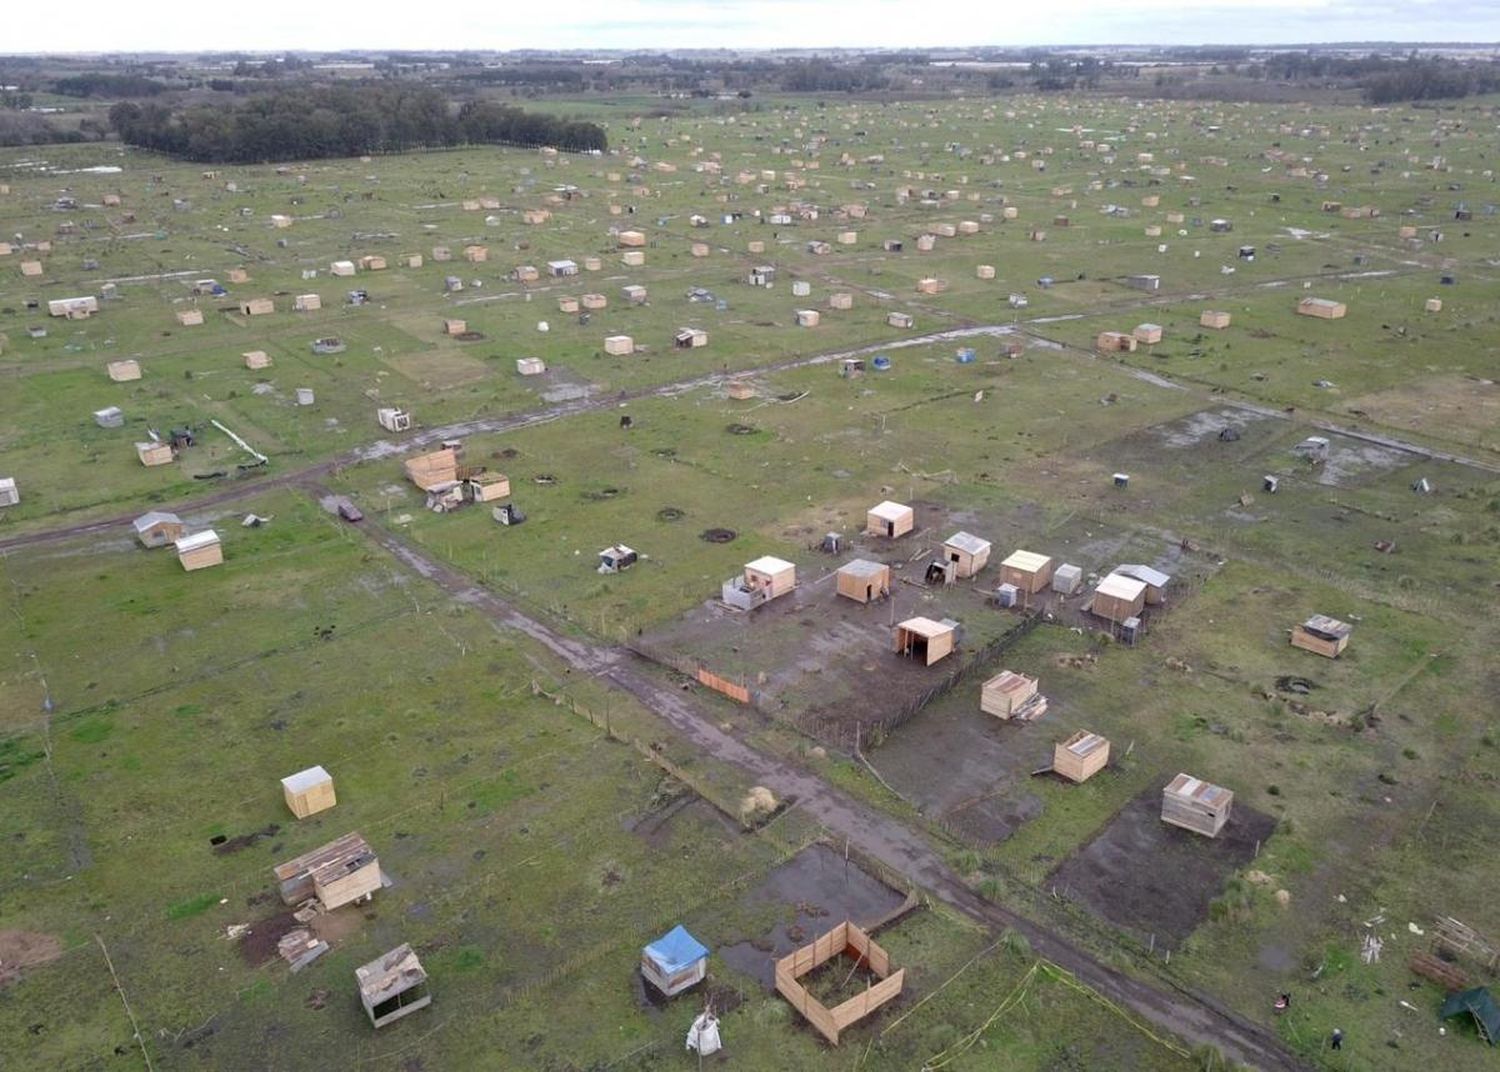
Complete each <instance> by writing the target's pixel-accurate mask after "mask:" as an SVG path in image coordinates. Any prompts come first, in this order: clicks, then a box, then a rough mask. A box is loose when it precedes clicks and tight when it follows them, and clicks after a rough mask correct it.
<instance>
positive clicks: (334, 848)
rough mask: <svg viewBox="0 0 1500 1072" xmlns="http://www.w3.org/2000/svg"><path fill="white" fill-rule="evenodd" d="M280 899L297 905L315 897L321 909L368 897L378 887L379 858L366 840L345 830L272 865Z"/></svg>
mask: <svg viewBox="0 0 1500 1072" xmlns="http://www.w3.org/2000/svg"><path fill="white" fill-rule="evenodd" d="M272 873H273V874H275V876H276V881H277V883H278V884H279V886H280V890H281V899H282V901H283V902H285V903H286V904H289V905H300V904H301V903H302V902H304V901H308V900H314V899H316V900H317V902H318V904H319V905H320V906H321V907H322V909H323V911H325V912H332V911H333V910H334V909H335V908H339V907H340V906H342V905H346V904H349V903H350V902H352V901H358V900H366V901H368V900H369V899H370V898H371V896H372V895H373V894H374V893H375V891H376V890H378V889H380V885H381V876H380V861H379V860H378V859H377V858H376V856H375V850H374V849H372V848H370V844H369V842H367V841H366V840H365V839H364V838H362V837H360V835H358V834H345V835H344V836H343V837H340V838H335V839H334V840H333V841H330V842H329V843H328V844H326V845H322V846H319V847H318V848H316V849H313V850H312V851H311V852H306V853H303V854H302V855H301V856H298V857H297V858H296V859H294V860H288V861H287V862H286V863H284V864H280V865H278V866H277V867H275V868H274V869H273V872H272Z"/></svg>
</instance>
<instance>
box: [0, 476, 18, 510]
mask: <svg viewBox="0 0 1500 1072" xmlns="http://www.w3.org/2000/svg"><path fill="white" fill-rule="evenodd" d="M20 501H21V489H20V488H18V487H16V478H15V477H13V476H7V477H0V506H15V505H16V504H17V503H19V502H20Z"/></svg>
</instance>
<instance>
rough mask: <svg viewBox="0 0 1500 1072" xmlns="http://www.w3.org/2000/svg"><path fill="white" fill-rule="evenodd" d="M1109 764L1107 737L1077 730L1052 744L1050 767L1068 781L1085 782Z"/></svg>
mask: <svg viewBox="0 0 1500 1072" xmlns="http://www.w3.org/2000/svg"><path fill="white" fill-rule="evenodd" d="M1108 765H1109V738H1107V737H1101V736H1099V734H1097V733H1090V732H1089V731H1088V730H1079V731H1078V732H1077V733H1075V734H1073V736H1071V737H1069V738H1068V739H1067V740H1066V741H1058V742H1057V744H1055V745H1053V746H1052V769H1053V771H1054V772H1056V773H1057V774H1058V775H1060V776H1061V777H1063V778H1066V779H1068V781H1070V782H1086V781H1088V780H1089V779H1090V778H1092V777H1093V776H1094V775H1096V774H1098V773H1099V772H1100V771H1101V770H1103V769H1104V768H1105V767H1106V766H1108Z"/></svg>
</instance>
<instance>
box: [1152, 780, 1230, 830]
mask: <svg viewBox="0 0 1500 1072" xmlns="http://www.w3.org/2000/svg"><path fill="white" fill-rule="evenodd" d="M1233 808H1234V793H1233V792H1232V791H1231V790H1228V789H1225V788H1224V787H1223V786H1219V785H1214V784H1213V783H1212V782H1205V781H1203V779H1201V778H1194V777H1193V776H1192V775H1191V774H1179V775H1178V776H1177V777H1175V778H1173V779H1172V781H1171V782H1169V783H1168V784H1167V787H1166V788H1165V789H1163V790H1162V791H1161V821H1162V822H1164V823H1170V824H1172V825H1173V826H1180V827H1182V828H1183V829H1184V830H1191V831H1192V832H1193V833H1195V834H1202V835H1203V836H1204V837H1218V836H1219V831H1220V830H1223V829H1224V824H1225V823H1227V822H1229V814H1230V811H1231V810H1232V809H1233Z"/></svg>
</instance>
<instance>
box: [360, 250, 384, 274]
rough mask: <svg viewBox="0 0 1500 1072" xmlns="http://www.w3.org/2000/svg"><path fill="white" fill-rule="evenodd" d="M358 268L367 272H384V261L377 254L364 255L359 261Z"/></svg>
mask: <svg viewBox="0 0 1500 1072" xmlns="http://www.w3.org/2000/svg"><path fill="white" fill-rule="evenodd" d="M359 266H360V267H361V268H363V269H364V270H365V271H367V272H381V271H384V270H385V266H386V261H385V258H384V257H382V256H381V255H380V254H378V253H366V254H365V255H364V256H363V257H361V258H360V259H359Z"/></svg>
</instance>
